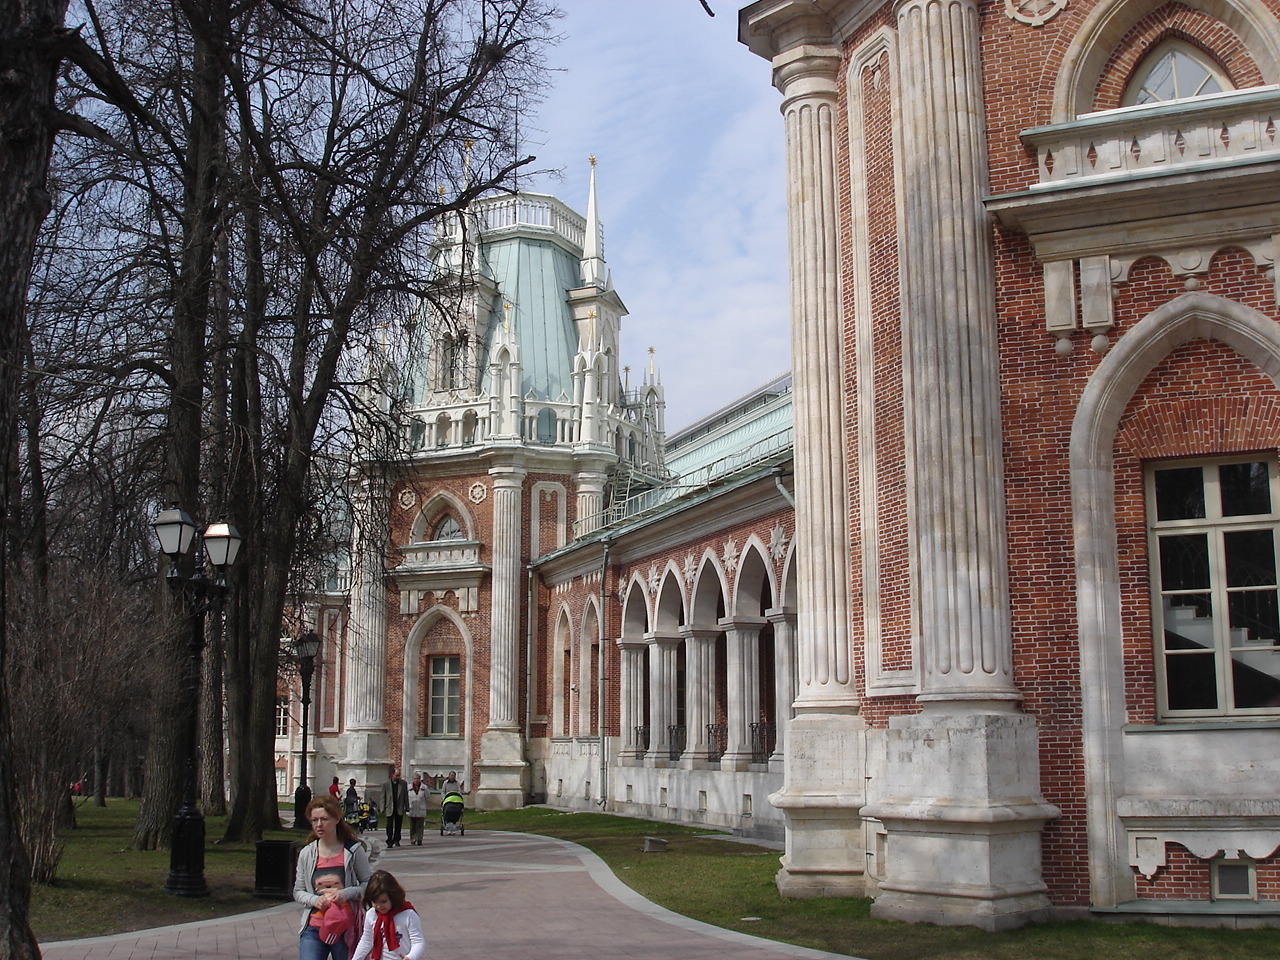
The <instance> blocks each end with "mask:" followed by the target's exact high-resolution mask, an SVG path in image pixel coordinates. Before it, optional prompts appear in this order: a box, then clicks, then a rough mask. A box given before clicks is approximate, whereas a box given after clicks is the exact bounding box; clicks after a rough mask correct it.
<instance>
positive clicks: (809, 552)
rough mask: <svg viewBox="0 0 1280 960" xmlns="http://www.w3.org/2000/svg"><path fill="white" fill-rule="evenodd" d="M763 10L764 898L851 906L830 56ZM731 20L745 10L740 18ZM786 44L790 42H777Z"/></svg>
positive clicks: (850, 710) (848, 672) (849, 653)
mask: <svg viewBox="0 0 1280 960" xmlns="http://www.w3.org/2000/svg"><path fill="white" fill-rule="evenodd" d="M771 11H773V12H765V13H764V17H765V18H766V21H767V20H768V18H770V17H771V16H773V17H776V19H777V23H776V24H771V23H769V22H765V23H762V24H758V25H751V29H753V30H755V29H759V30H760V31H761V33H762V34H764V35H768V36H770V37H774V38H784V39H783V40H778V39H775V40H774V41H771V43H772V42H777V43H779V44H780V46H781V47H782V49H781V50H780V51H778V52H775V53H774V54H773V68H774V69H773V79H774V84H775V86H777V88H778V89H779V90H780V91H781V92H782V96H783V101H782V114H783V118H784V127H785V134H786V148H787V233H788V239H789V247H790V258H791V364H792V407H793V411H794V420H795V472H796V473H795V501H796V503H795V516H796V535H795V537H796V547H797V551H798V553H797V557H796V568H797V581H796V610H797V616H798V619H797V623H796V636H795V649H796V661H797V666H798V670H797V674H798V677H797V679H798V690H797V696H796V700H795V710H796V716H795V718H794V719H793V720H792V722H791V725H790V730H789V735H790V744H789V746H788V749H787V755H786V762H785V764H784V772H785V777H784V783H783V788H782V790H780V791H779V792H778V793H776V794H774V795H773V796H772V797H770V800H771V802H772V803H773V804H774V806H776V807H778V808H779V809H781V810H782V811H783V814H784V816H785V817H786V820H787V849H786V853H785V854H784V856H783V858H782V870H781V871H779V873H778V889H779V890H780V891H781V892H782V893H783V894H785V895H793V896H830V895H844V896H857V895H860V894H861V893H862V892H863V891H864V889H865V883H864V870H865V862H866V858H865V856H864V853H863V850H864V848H865V842H866V840H865V836H864V833H865V831H864V829H863V825H862V819H861V817H860V815H859V812H858V811H859V810H860V808H861V807H862V805H863V803H864V802H865V787H864V783H865V780H864V778H863V772H862V768H863V759H862V758H863V756H864V755H865V750H866V744H865V725H864V723H863V721H862V718H861V716H860V714H859V690H858V686H857V681H856V674H855V671H854V669H853V657H854V651H853V649H852V641H851V636H850V628H851V620H852V610H851V599H850V591H849V582H850V577H851V560H850V549H849V543H850V539H849V538H850V532H849V530H850V524H849V504H848V501H847V498H846V490H847V489H848V487H849V479H850V478H849V476H848V465H847V464H846V462H845V457H844V451H845V449H846V442H845V429H846V425H845V417H844V408H843V403H842V387H843V375H842V351H843V343H844V323H843V318H842V316H841V306H840V304H841V301H840V233H839V229H840V228H839V220H838V214H839V211H838V205H837V197H838V194H839V179H838V174H837V164H836V141H837V114H838V110H839V104H838V102H837V75H838V72H839V70H840V63H841V60H840V50H839V48H838V47H837V46H835V45H833V44H832V43H831V42H830V38H829V34H828V35H827V39H826V40H824V41H822V42H814V41H815V40H816V39H817V38H821V37H823V36H824V31H829V30H830V29H831V24H830V21H829V20H826V19H825V18H822V17H816V18H815V17H814V16H813V5H812V4H805V3H792V4H782V5H779V6H778V7H777V8H771ZM743 16H744V17H746V16H747V12H746V11H744V14H743ZM787 37H792V39H785V38H787Z"/></svg>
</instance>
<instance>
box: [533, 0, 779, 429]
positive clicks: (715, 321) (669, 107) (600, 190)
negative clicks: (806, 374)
mask: <svg viewBox="0 0 1280 960" xmlns="http://www.w3.org/2000/svg"><path fill="white" fill-rule="evenodd" d="M709 2H710V5H711V8H712V9H713V10H714V11H715V14H716V15H715V17H714V18H713V17H708V16H707V14H706V13H705V12H704V10H703V9H702V5H701V4H700V3H699V2H698V0H559V6H560V7H561V9H562V10H563V11H564V14H565V15H564V17H563V18H562V19H561V20H559V21H558V22H557V24H556V32H557V33H558V34H559V35H560V36H561V38H562V39H561V41H560V43H559V44H558V45H557V46H556V47H555V48H554V49H553V50H552V51H551V55H550V57H549V66H550V67H552V69H553V71H554V72H553V73H552V74H551V84H552V87H551V89H550V90H549V91H548V92H547V95H546V99H545V101H544V102H543V103H542V104H541V105H540V106H539V107H538V108H537V109H536V113H534V114H533V115H532V116H531V117H529V118H527V119H526V120H525V121H524V126H523V129H522V133H521V137H522V139H523V140H524V141H525V144H526V149H527V150H528V151H529V152H530V153H533V154H535V155H536V156H537V158H538V160H537V163H536V164H535V165H534V166H536V167H537V168H538V169H539V170H554V171H559V173H558V174H557V173H552V174H543V175H538V176H533V177H522V178H521V182H520V187H521V189H524V190H533V191H537V192H541V193H551V194H554V195H556V196H557V197H559V198H560V199H561V200H563V201H564V202H565V203H567V204H568V205H569V206H570V207H572V208H573V209H574V210H577V211H578V212H579V213H585V212H586V207H587V190H588V186H587V185H588V180H589V176H590V166H589V164H588V157H590V156H592V155H594V156H595V157H596V158H597V160H598V166H597V167H596V199H597V205H598V213H599V216H600V220H601V222H602V223H603V225H604V244H605V246H604V256H605V261H606V263H607V265H608V268H609V269H610V271H611V272H612V274H613V282H614V287H615V288H616V289H617V291H618V294H619V295H620V296H621V297H622V301H623V302H624V303H625V304H626V305H627V309H628V310H629V311H630V314H629V316H627V317H626V318H625V319H624V320H623V326H622V344H621V348H620V353H621V359H622V363H624V364H629V365H630V366H631V383H632V385H633V386H634V385H635V384H636V383H637V380H638V376H637V375H638V374H639V373H640V372H641V371H642V370H644V369H647V367H648V360H649V356H648V348H649V347H653V348H654V350H655V353H654V359H655V363H656V366H657V370H658V373H659V376H660V379H661V380H662V383H663V386H664V387H665V391H666V400H667V417H666V427H667V433H668V434H671V433H674V432H675V431H676V430H678V429H679V428H680V427H682V426H685V425H687V424H689V423H691V422H693V421H694V420H696V419H698V418H700V417H702V416H704V415H706V414H708V413H710V412H712V411H713V410H715V409H717V408H718V407H721V406H724V405H725V404H727V403H730V402H731V401H732V400H734V399H735V398H737V397H739V396H741V395H743V394H744V393H747V392H748V391H750V390H752V389H753V388H755V387H757V386H759V385H760V384H762V383H764V382H765V381H767V380H769V379H771V378H772V377H775V376H777V375H778V374H780V373H784V372H786V371H787V370H788V369H789V368H790V365H791V357H790V340H789V333H788V305H787V304H788V299H787V298H788V288H787V247H786V194H785V179H784V173H783V160H784V156H783V149H784V143H783V137H782V117H781V114H780V113H779V105H780V103H781V98H780V96H779V94H778V92H777V91H776V90H775V89H774V88H773V87H772V86H771V84H770V79H769V76H770V70H769V64H768V62H767V61H765V60H763V59H762V58H760V57H757V56H755V55H754V54H752V53H750V52H749V51H748V50H747V48H746V47H745V46H743V45H742V44H740V43H739V42H738V41H737V12H738V7H739V6H740V4H739V3H738V2H737V0H709Z"/></svg>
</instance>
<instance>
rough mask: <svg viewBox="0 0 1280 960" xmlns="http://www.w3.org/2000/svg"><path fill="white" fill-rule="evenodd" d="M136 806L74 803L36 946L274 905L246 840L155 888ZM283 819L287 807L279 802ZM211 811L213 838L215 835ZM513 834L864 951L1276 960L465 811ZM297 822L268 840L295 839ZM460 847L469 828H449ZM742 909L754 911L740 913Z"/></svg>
mask: <svg viewBox="0 0 1280 960" xmlns="http://www.w3.org/2000/svg"><path fill="white" fill-rule="evenodd" d="M136 812H137V804H136V803H131V802H129V801H124V800H111V801H108V805H107V806H106V807H105V808H98V807H93V806H90V805H87V804H86V805H82V806H81V807H80V808H79V809H78V811H77V818H78V826H77V828H76V829H75V830H71V831H68V832H67V834H66V836H65V838H64V839H65V842H66V850H65V853H64V855H63V860H62V864H61V867H60V869H59V876H58V881H57V883H55V884H54V885H51V886H44V885H37V886H36V887H35V888H34V890H33V893H32V926H33V928H34V929H35V931H36V936H37V937H38V938H39V940H40V941H41V942H44V943H49V942H53V941H57V940H69V939H76V938H80V937H88V936H102V935H105V934H111V933H121V932H125V931H127V930H137V929H146V928H150V927H157V926H166V925H169V924H174V923H185V922H189V921H192V920H203V919H210V918H213V917H222V916H228V915H232V914H236V913H243V912H247V911H252V910H259V909H263V908H265V907H269V906H272V905H274V904H275V903H277V902H279V901H273V900H267V899H262V898H257V897H254V896H253V884H254V865H255V856H256V851H255V847H254V845H253V844H218V843H214V842H210V843H209V844H208V845H207V847H206V855H205V877H206V880H207V882H208V884H209V887H210V896H209V897H207V898H199V899H186V898H181V897H174V896H170V895H168V894H166V893H164V892H163V891H164V882H165V878H166V876H167V874H168V868H169V854H168V852H167V851H136V850H129V849H128V841H129V837H130V836H131V834H132V827H133V818H134V815H135V814H136ZM282 813H283V815H284V816H286V817H287V816H289V815H290V814H291V811H290V810H288V809H287V808H286V809H285V810H284V811H282ZM222 826H223V824H222V821H221V819H220V818H216V817H213V818H210V819H209V821H208V829H207V832H208V836H209V837H210V838H214V839H216V838H217V837H218V836H220V835H221V830H222ZM478 830H509V831H516V832H522V833H532V834H538V835H542V836H548V837H556V838H558V839H562V840H568V841H571V842H573V843H577V844H580V845H581V846H583V847H585V848H586V849H588V850H590V851H592V852H593V853H595V854H596V855H597V856H599V857H600V858H601V859H602V860H603V861H604V862H605V863H606V864H607V865H608V866H609V868H610V869H611V870H613V872H614V873H615V874H616V875H617V876H618V878H619V879H621V880H622V881H623V882H624V883H626V884H627V885H628V886H629V887H631V888H632V889H634V890H635V891H636V892H637V893H639V894H640V895H642V896H644V897H646V898H647V899H649V900H651V901H653V902H654V903H657V904H659V905H660V906H662V907H665V908H667V909H669V910H672V911H674V912H676V913H680V914H682V915H684V916H687V917H691V918H693V919H695V920H701V921H703V922H705V923H710V924H714V925H715V926H719V927H723V928H726V929H730V930H737V931H740V932H742V933H746V934H751V935H754V936H759V937H765V938H767V939H772V940H779V941H783V942H786V943H792V944H796V945H799V946H805V947H812V948H814V949H819V950H827V951H830V952H833V953H839V954H844V955H847V956H857V957H864V958H866V960H1026V958H1037V960H1096V958H1101V957H1105V958H1108V960H1204V958H1212V960H1237V958H1238V960H1245V958H1249V960H1255V958H1263V960H1267V958H1277V960H1280V931H1277V930H1273V929H1256V930H1220V929H1205V928H1184V927H1167V926H1161V925H1157V924H1152V923H1128V924H1116V923H1107V922H1101V921H1089V920H1078V921H1065V922H1051V923H1046V924H1037V925H1033V926H1030V927H1025V928H1023V929H1021V930H1014V931H1009V932H1005V933H986V932H983V931H980V930H975V929H972V928H968V927H937V926H931V925H928V924H904V923H894V922H891V921H884V920H875V919H872V918H871V916H870V903H871V902H870V900H868V899H865V898H850V899H815V900H788V899H784V898H782V897H781V896H779V895H778V891H777V888H776V887H775V885H774V876H775V874H776V873H777V871H778V867H779V862H778V858H779V853H778V851H777V850H773V849H768V848H765V847H760V846H756V845H754V844H751V843H750V842H746V843H743V842H727V841H726V840H724V839H720V838H719V837H718V836H716V835H715V834H714V833H712V832H711V831H708V829H707V828H705V827H696V826H690V825H686V824H673V823H662V822H656V821H650V820H641V819H635V818H631V817H625V816H617V815H613V814H601V813H576V812H569V811H562V810H556V809H554V808H550V807H526V808H523V809H521V810H512V811H496V812H489V813H482V812H479V811H474V810H473V811H469V812H468V813H467V832H468V834H471V833H473V832H475V831H478ZM646 836H654V837H661V838H662V839H665V840H667V841H668V844H667V847H666V850H665V851H664V852H662V853H644V852H643V850H642V848H643V839H644V837H646ZM297 837H298V834H297V833H296V832H294V831H292V830H280V831H273V832H271V833H269V834H268V835H267V838H268V839H296V838H297ZM458 842H459V843H465V842H466V840H465V838H458ZM747 918H751V919H747Z"/></svg>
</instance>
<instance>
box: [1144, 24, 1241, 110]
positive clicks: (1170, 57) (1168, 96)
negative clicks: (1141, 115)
mask: <svg viewBox="0 0 1280 960" xmlns="http://www.w3.org/2000/svg"><path fill="white" fill-rule="evenodd" d="M1232 89H1234V86H1233V84H1232V83H1231V81H1230V80H1229V79H1228V78H1227V75H1226V74H1224V73H1223V72H1222V70H1221V69H1219V67H1218V65H1217V64H1215V63H1214V62H1213V61H1212V60H1211V59H1210V58H1209V57H1208V56H1207V55H1206V54H1204V53H1203V52H1202V51H1200V50H1197V49H1196V48H1195V47H1193V46H1191V45H1190V44H1188V43H1183V42H1181V41H1179V40H1170V41H1169V42H1167V43H1162V44H1160V46H1158V47H1156V49H1155V50H1153V51H1152V52H1151V53H1150V54H1148V55H1147V58H1146V59H1145V60H1144V61H1143V62H1142V64H1141V65H1140V66H1139V67H1138V71H1137V73H1135V74H1134V76H1133V79H1132V80H1131V81H1129V87H1128V89H1127V90H1126V91H1125V94H1124V104H1125V106H1133V105H1135V104H1139V103H1161V102H1163V101H1165V100H1183V99H1185V98H1187V97H1203V96H1205V95H1206V94H1210V93H1221V92H1222V91H1224V90H1232Z"/></svg>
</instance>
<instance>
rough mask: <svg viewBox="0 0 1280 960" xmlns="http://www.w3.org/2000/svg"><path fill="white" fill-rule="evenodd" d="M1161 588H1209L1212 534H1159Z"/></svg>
mask: <svg viewBox="0 0 1280 960" xmlns="http://www.w3.org/2000/svg"><path fill="white" fill-rule="evenodd" d="M1160 588H1161V589H1162V590H1207V589H1208V588H1209V537H1208V535H1207V534H1203V533H1189V534H1182V535H1179V536H1169V537H1161V538H1160Z"/></svg>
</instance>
